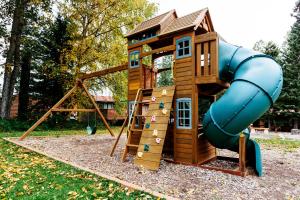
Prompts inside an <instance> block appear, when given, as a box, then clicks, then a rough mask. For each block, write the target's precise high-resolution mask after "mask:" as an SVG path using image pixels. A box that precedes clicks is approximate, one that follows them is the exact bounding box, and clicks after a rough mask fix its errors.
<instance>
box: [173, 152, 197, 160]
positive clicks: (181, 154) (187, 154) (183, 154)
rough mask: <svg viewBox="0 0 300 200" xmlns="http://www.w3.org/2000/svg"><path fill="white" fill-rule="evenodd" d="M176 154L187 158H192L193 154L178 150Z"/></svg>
mask: <svg viewBox="0 0 300 200" xmlns="http://www.w3.org/2000/svg"><path fill="white" fill-rule="evenodd" d="M176 156H177V157H179V158H187V159H192V156H193V155H192V154H191V153H182V152H177V153H176Z"/></svg>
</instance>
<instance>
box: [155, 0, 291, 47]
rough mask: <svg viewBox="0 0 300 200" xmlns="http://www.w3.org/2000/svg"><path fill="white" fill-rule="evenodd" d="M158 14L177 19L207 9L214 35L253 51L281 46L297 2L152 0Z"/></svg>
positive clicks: (273, 0) (263, 0) (272, 0)
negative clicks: (266, 44)
mask: <svg viewBox="0 0 300 200" xmlns="http://www.w3.org/2000/svg"><path fill="white" fill-rule="evenodd" d="M151 2H155V3H157V4H158V13H157V14H162V13H164V12H167V11H169V10H172V9H175V10H176V12H177V15H178V17H181V16H184V15H187V14H189V13H192V12H194V11H197V10H200V9H202V8H205V7H207V8H208V9H209V13H210V15H211V18H212V22H213V25H214V28H215V31H216V32H218V33H219V34H220V35H221V36H222V37H223V38H224V39H225V40H226V41H227V42H229V43H232V44H235V45H239V46H243V47H247V48H252V47H253V45H254V43H255V42H256V41H258V40H261V39H262V40H265V41H270V40H272V41H274V42H275V43H277V44H278V45H279V46H281V45H282V43H283V41H284V40H285V37H286V35H287V33H288V31H289V30H290V27H291V26H292V24H293V23H294V21H295V20H294V18H293V17H291V12H292V10H293V7H294V5H295V2H296V1H295V0H247V1H246V0H151Z"/></svg>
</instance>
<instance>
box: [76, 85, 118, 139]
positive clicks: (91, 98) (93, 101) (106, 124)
mask: <svg viewBox="0 0 300 200" xmlns="http://www.w3.org/2000/svg"><path fill="white" fill-rule="evenodd" d="M80 85H81V86H82V88H83V89H84V91H85V93H86V94H87V95H88V97H89V99H90V100H91V102H92V104H93V105H94V107H95V109H96V111H97V113H98V114H99V116H100V118H101V119H102V121H103V123H104V125H105V127H106V128H107V130H108V131H109V133H110V134H111V136H113V137H115V135H114V133H113V131H112V130H111V128H110V126H109V124H108V123H107V121H106V119H105V118H104V116H103V114H102V113H101V111H100V109H99V107H98V105H97V103H96V102H95V100H94V98H93V97H92V96H91V94H90V93H89V91H88V89H87V87H86V86H85V85H84V84H83V82H82V81H80Z"/></svg>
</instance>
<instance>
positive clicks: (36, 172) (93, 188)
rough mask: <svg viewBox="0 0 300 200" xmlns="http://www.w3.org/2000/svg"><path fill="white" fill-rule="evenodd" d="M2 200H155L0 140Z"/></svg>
mask: <svg viewBox="0 0 300 200" xmlns="http://www.w3.org/2000/svg"><path fill="white" fill-rule="evenodd" d="M0 182H1V185H0V198H1V199H49V198H52V199H103V198H110V199H142V198H143V197H145V198H146V199H156V198H155V197H154V196H151V195H149V194H147V193H144V192H140V191H129V190H128V188H124V187H122V186H121V185H120V184H118V183H115V182H112V181H109V180H107V179H103V178H101V177H99V176H96V175H94V174H91V173H88V172H85V171H82V170H79V169H76V168H74V167H72V166H70V165H67V164H64V163H61V162H58V161H55V160H52V159H49V158H47V157H45V156H42V155H39V154H37V153H34V152H31V151H28V150H26V149H23V148H20V147H17V146H15V145H13V144H11V143H8V142H6V141H4V140H2V139H0Z"/></svg>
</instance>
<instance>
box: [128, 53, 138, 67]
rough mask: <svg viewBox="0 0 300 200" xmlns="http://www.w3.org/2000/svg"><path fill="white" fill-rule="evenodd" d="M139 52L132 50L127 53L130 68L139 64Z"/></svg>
mask: <svg viewBox="0 0 300 200" xmlns="http://www.w3.org/2000/svg"><path fill="white" fill-rule="evenodd" d="M139 54H140V52H139V51H132V52H130V54H129V64H130V67H131V68H134V67H138V66H139V59H140V55H139Z"/></svg>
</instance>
